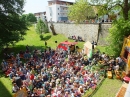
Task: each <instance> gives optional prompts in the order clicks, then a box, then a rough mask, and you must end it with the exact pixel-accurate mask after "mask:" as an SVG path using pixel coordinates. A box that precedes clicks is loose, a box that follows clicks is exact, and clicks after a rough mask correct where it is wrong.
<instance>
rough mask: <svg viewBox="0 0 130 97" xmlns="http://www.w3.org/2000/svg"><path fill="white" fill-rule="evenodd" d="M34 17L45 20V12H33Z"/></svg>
mask: <svg viewBox="0 0 130 97" xmlns="http://www.w3.org/2000/svg"><path fill="white" fill-rule="evenodd" d="M34 15H35V17H36V18H37V21H38V19H41V20H43V21H45V20H46V12H38V13H34Z"/></svg>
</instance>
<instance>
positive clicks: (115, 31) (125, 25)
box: [107, 19, 130, 56]
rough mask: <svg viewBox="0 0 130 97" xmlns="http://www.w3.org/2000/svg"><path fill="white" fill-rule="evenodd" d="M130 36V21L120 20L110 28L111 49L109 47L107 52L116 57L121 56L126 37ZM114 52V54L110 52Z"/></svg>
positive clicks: (109, 40)
mask: <svg viewBox="0 0 130 97" xmlns="http://www.w3.org/2000/svg"><path fill="white" fill-rule="evenodd" d="M129 35H130V22H129V20H127V21H126V20H124V19H119V20H117V21H115V22H114V23H113V24H112V28H110V34H109V36H108V38H107V40H108V42H109V44H110V45H109V47H107V51H108V52H109V53H111V54H113V55H115V56H119V55H120V52H121V49H122V45H123V41H124V37H127V36H129ZM110 51H112V52H110Z"/></svg>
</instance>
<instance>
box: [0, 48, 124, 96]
mask: <svg viewBox="0 0 130 97" xmlns="http://www.w3.org/2000/svg"><path fill="white" fill-rule="evenodd" d="M98 62H101V63H102V64H103V65H104V66H106V65H107V66H108V68H107V70H113V69H119V68H118V67H119V66H121V62H122V60H121V59H120V58H119V57H118V58H116V59H111V58H110V57H109V56H107V55H106V54H105V53H103V54H100V53H99V52H96V53H95V54H94V55H93V58H92V59H90V58H87V57H86V56H85V55H83V54H79V53H78V54H76V53H71V54H70V53H68V52H67V51H63V50H60V51H57V50H53V49H51V48H48V49H46V50H44V51H43V52H41V51H40V50H37V49H35V50H34V51H33V52H31V51H30V49H29V46H27V47H26V51H20V52H19V53H18V54H16V55H15V54H13V53H11V54H7V53H6V54H5V58H4V59H3V61H2V63H1V65H2V70H3V72H5V74H6V76H9V78H10V80H12V84H13V87H12V92H13V93H16V92H17V91H19V90H20V89H22V88H24V89H26V91H27V93H28V97H34V96H35V97H36V96H37V97H38V96H39V97H81V96H83V95H84V93H85V92H86V91H87V90H89V89H90V88H91V89H95V88H96V87H97V84H98V82H99V80H100V72H99V71H94V72H93V71H91V69H89V68H88V67H91V66H92V65H95V64H97V63H98Z"/></svg>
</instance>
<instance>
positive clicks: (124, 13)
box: [123, 0, 129, 20]
mask: <svg viewBox="0 0 130 97" xmlns="http://www.w3.org/2000/svg"><path fill="white" fill-rule="evenodd" d="M128 11H129V5H128V0H124V8H123V17H124V19H125V20H128Z"/></svg>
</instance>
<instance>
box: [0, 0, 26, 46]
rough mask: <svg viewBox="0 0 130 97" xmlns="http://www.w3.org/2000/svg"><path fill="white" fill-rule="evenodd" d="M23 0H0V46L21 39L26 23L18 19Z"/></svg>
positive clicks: (24, 32) (21, 11) (21, 10)
mask: <svg viewBox="0 0 130 97" xmlns="http://www.w3.org/2000/svg"><path fill="white" fill-rule="evenodd" d="M23 6H24V0H0V32H1V34H0V45H1V47H3V46H5V45H6V46H7V45H10V44H14V43H16V42H18V41H20V40H23V39H24V38H23V36H24V35H25V34H26V30H27V24H26V22H25V21H22V20H21V19H20V15H22V13H23V12H24V11H23Z"/></svg>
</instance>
